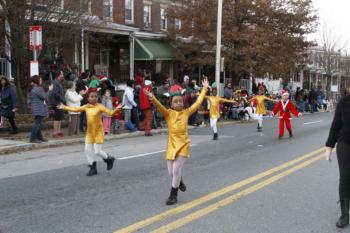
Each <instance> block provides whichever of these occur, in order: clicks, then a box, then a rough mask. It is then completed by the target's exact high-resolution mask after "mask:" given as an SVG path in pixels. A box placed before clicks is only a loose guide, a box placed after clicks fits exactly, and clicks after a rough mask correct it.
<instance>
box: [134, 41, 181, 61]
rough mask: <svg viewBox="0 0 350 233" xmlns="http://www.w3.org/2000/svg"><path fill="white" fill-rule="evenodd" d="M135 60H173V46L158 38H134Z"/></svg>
mask: <svg viewBox="0 0 350 233" xmlns="http://www.w3.org/2000/svg"><path fill="white" fill-rule="evenodd" d="M134 59H135V60H175V51H174V48H173V47H172V46H171V45H170V44H169V43H167V42H164V41H160V40H146V39H138V38H135V47H134Z"/></svg>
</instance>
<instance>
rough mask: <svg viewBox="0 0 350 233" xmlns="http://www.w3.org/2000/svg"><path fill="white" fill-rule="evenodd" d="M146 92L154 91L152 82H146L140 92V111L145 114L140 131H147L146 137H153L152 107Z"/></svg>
mask: <svg viewBox="0 0 350 233" xmlns="http://www.w3.org/2000/svg"><path fill="white" fill-rule="evenodd" d="M145 91H148V92H151V91H152V81H150V80H145V83H144V87H143V88H142V90H141V92H140V96H139V98H140V109H141V111H142V113H143V117H144V118H143V121H142V122H141V124H140V130H145V136H153V134H152V133H151V129H152V114H153V110H152V106H151V102H150V101H149V99H148V97H147V95H146V94H145Z"/></svg>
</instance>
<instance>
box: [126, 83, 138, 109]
mask: <svg viewBox="0 0 350 233" xmlns="http://www.w3.org/2000/svg"><path fill="white" fill-rule="evenodd" d="M122 104H123V105H124V109H132V108H133V107H137V104H136V102H135V101H134V89H132V88H131V87H126V89H125V91H124V95H123V102H122Z"/></svg>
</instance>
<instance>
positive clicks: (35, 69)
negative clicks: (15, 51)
mask: <svg viewBox="0 0 350 233" xmlns="http://www.w3.org/2000/svg"><path fill="white" fill-rule="evenodd" d="M34 75H39V62H38V61H30V77H33V76H34Z"/></svg>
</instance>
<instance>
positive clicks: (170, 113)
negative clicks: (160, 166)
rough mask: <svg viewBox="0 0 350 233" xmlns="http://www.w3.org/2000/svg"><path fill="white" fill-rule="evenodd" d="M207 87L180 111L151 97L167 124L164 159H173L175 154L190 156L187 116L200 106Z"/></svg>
mask: <svg viewBox="0 0 350 233" xmlns="http://www.w3.org/2000/svg"><path fill="white" fill-rule="evenodd" d="M207 91H208V89H207V88H203V90H202V92H201V94H200V95H199V97H198V99H197V101H196V102H195V103H194V104H193V105H192V106H191V107H189V108H187V109H184V110H182V111H181V112H178V111H175V110H173V109H166V108H165V107H164V106H163V105H162V104H161V103H160V102H159V101H158V100H157V99H156V98H155V97H152V98H151V101H152V103H153V104H154V106H155V107H156V108H157V109H158V110H159V111H160V112H161V113H162V114H163V116H164V118H165V121H166V123H167V125H168V144H167V152H166V159H167V160H175V159H176V156H182V157H184V158H188V157H189V156H190V152H189V148H190V140H189V138H188V118H189V117H190V116H191V115H192V114H193V113H194V112H196V111H197V109H198V108H199V107H200V106H201V104H202V102H203V100H204V97H205V95H206V93H207Z"/></svg>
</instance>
